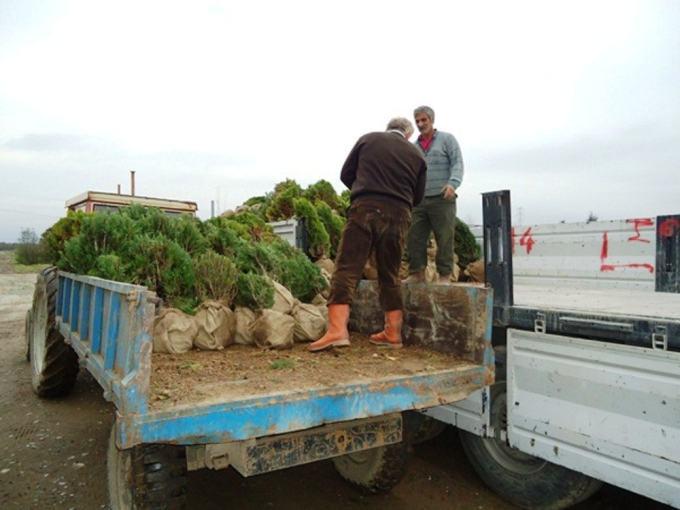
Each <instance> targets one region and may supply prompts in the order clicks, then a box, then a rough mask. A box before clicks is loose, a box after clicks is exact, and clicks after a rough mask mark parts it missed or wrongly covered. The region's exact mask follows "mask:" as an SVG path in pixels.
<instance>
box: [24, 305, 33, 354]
mask: <svg viewBox="0 0 680 510" xmlns="http://www.w3.org/2000/svg"><path fill="white" fill-rule="evenodd" d="M32 326H33V315H32V314H31V310H30V309H29V310H28V311H27V312H26V322H25V323H24V338H25V339H26V361H31V328H32Z"/></svg>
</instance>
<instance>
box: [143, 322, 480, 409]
mask: <svg viewBox="0 0 680 510" xmlns="http://www.w3.org/2000/svg"><path fill="white" fill-rule="evenodd" d="M351 341H352V345H351V346H350V347H345V348H342V349H332V350H328V351H325V352H321V353H311V352H309V351H307V344H295V346H294V347H293V349H291V350H287V351H277V350H260V349H257V348H255V347H252V346H244V345H232V346H230V347H227V348H226V349H224V350H222V351H195V350H194V351H190V352H188V353H185V354H161V353H154V354H153V357H152V363H151V366H152V374H151V398H150V405H151V407H152V409H154V410H159V409H167V408H170V407H175V406H177V405H182V404H188V403H191V402H196V401H201V402H204V401H206V400H220V401H229V400H236V399H239V398H245V397H250V396H253V395H254V394H260V395H268V394H272V393H276V392H280V391H290V390H296V391H304V390H306V389H312V388H320V387H326V388H329V387H334V386H338V385H344V384H351V383H362V382H368V381H370V382H375V381H378V380H381V379H382V380H384V379H387V378H391V377H398V376H409V375H415V374H425V373H433V372H438V371H441V370H447V369H452V368H461V367H463V366H466V365H467V366H470V365H471V363H470V362H469V361H465V360H462V359H460V358H457V357H455V356H452V355H450V354H444V353H439V352H434V351H431V350H427V349H424V348H422V347H416V346H406V347H404V348H403V349H396V350H395V349H379V348H377V347H376V346H374V345H371V344H370V343H369V342H368V338H367V337H365V336H363V335H359V334H355V333H353V334H352V336H351Z"/></svg>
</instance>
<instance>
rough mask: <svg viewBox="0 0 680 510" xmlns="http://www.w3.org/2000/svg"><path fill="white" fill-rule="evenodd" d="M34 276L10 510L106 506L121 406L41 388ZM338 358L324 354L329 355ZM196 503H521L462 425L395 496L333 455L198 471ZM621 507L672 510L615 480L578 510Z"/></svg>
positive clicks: (17, 353) (20, 349)
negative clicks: (36, 388) (479, 472)
mask: <svg viewBox="0 0 680 510" xmlns="http://www.w3.org/2000/svg"><path fill="white" fill-rule="evenodd" d="M0 256H2V252H0ZM0 267H2V266H1V265H0ZM0 270H1V269H0ZM6 270H7V269H5V271H6ZM34 281H35V275H14V274H6V273H5V274H0V508H2V509H3V510H25V509H34V508H39V509H42V510H50V509H64V510H67V509H74V510H75V509H78V510H92V509H105V508H107V507H108V504H107V501H108V496H107V488H106V447H107V443H108V437H109V431H110V429H111V423H112V420H113V413H114V409H113V406H111V405H110V404H108V403H106V402H105V401H104V399H103V398H102V391H101V388H100V387H99V385H98V384H97V383H96V381H95V380H94V379H93V378H92V377H90V376H89V374H88V373H87V372H83V371H81V373H80V374H79V376H78V381H77V383H76V385H75V388H74V390H73V392H72V393H71V394H70V395H69V396H67V397H65V398H61V399H55V400H41V399H38V398H37V397H36V396H35V395H34V394H33V391H32V389H31V377H30V367H29V365H28V363H27V362H26V359H25V343H24V331H23V329H24V316H25V313H26V310H27V309H28V308H29V307H30V303H31V299H32V293H33V282H34ZM206 354H211V353H206ZM389 355H392V353H390V354H389ZM332 356H333V354H330V355H327V354H325V353H324V355H323V357H321V358H320V359H324V360H325V359H328V358H329V357H332ZM188 508H189V509H201V510H217V509H222V508H239V509H242V510H261V509H275V510H297V509H298V508H308V509H310V510H316V509H321V508H323V509H324V510H381V509H384V508H389V509H390V510H467V509H474V510H505V509H512V508H514V507H512V506H511V505H509V504H507V503H505V502H504V501H503V500H501V499H500V498H499V497H498V496H496V495H495V494H494V493H492V492H491V491H490V490H489V489H487V488H486V487H485V486H484V484H483V483H482V482H481V480H480V479H479V478H478V477H477V476H476V474H475V473H474V471H473V470H472V468H471V467H470V465H469V463H468V462H467V459H466V458H465V455H464V453H463V451H462V448H461V445H460V441H459V439H458V435H457V433H456V431H455V429H453V428H448V429H447V430H446V431H445V432H444V433H443V434H442V435H441V436H439V437H438V438H436V439H434V440H432V441H429V442H427V443H423V444H421V445H417V446H415V447H414V451H413V455H412V457H411V459H410V461H409V464H408V468H407V473H406V476H405V477H404V479H403V480H402V481H401V482H400V483H399V484H398V485H397V486H396V487H395V488H394V489H393V490H392V492H391V493H389V494H386V495H381V496H368V495H365V494H363V493H361V492H358V491H357V490H355V489H354V487H352V486H351V485H349V484H347V483H345V482H344V481H343V480H342V479H341V478H340V477H339V476H338V475H337V474H336V473H335V471H334V469H333V465H332V463H331V462H330V461H324V462H318V463H314V464H309V465H306V466H300V467H296V468H291V469H286V470H283V471H278V472H274V473H270V474H266V475H260V476H256V477H253V478H243V477H241V476H240V475H239V474H238V473H236V471H234V470H232V469H227V470H222V471H209V470H200V471H193V472H191V473H189V487H188ZM619 508H636V509H640V510H653V509H654V510H661V509H664V510H670V508H669V507H667V506H664V505H660V504H657V503H655V502H653V501H651V500H649V499H646V498H643V497H641V496H638V495H635V494H632V493H630V492H627V491H624V490H621V489H617V488H614V487H610V486H608V487H605V488H604V489H603V490H602V491H601V492H600V493H598V494H597V495H596V496H595V497H594V498H592V499H591V500H590V501H588V502H586V503H583V504H581V505H579V506H577V507H576V509H577V510H615V509H616V510H617V509H619Z"/></svg>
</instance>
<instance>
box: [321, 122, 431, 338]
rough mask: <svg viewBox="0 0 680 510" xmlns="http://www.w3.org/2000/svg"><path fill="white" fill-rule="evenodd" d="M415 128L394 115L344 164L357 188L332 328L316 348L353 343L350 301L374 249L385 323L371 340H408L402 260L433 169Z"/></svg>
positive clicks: (331, 306)
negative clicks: (412, 140)
mask: <svg viewBox="0 0 680 510" xmlns="http://www.w3.org/2000/svg"><path fill="white" fill-rule="evenodd" d="M412 134H413V125H412V124H411V122H410V121H409V120H408V119H404V118H396V119H392V120H391V121H390V122H389V123H388V125H387V130H386V131H385V132H376V133H368V134H366V135H364V136H362V137H361V138H359V140H358V141H357V143H356V144H355V145H354V148H353V149H352V151H351V152H350V153H349V156H348V157H347V160H346V161H345V164H344V165H343V167H342V172H341V173H340V180H342V182H343V183H344V184H345V186H347V187H348V188H349V189H350V190H351V193H350V201H351V204H350V207H349V211H348V214H347V224H346V225H345V230H344V231H343V233H342V240H341V241H340V247H339V250H338V256H337V257H336V261H335V273H334V274H333V279H332V281H331V292H330V296H329V298H328V331H327V332H326V334H325V335H324V336H322V337H321V338H320V339H319V340H317V341H316V342H314V343H312V344H310V345H309V350H310V351H321V350H323V349H326V348H328V347H340V346H346V345H349V333H348V331H347V323H348V321H349V311H350V305H351V304H352V298H353V296H354V290H355V288H356V286H357V283H358V282H359V279H360V278H361V273H362V271H363V269H364V266H365V264H366V261H367V260H368V257H369V256H370V254H371V251H373V250H374V251H375V256H376V261H377V266H378V267H377V268H378V282H379V285H380V304H381V306H382V308H383V310H384V311H385V329H384V330H383V331H381V332H380V333H376V334H374V335H371V343H373V344H376V345H380V346H385V347H391V348H399V347H401V346H402V342H401V326H402V322H403V312H402V308H403V303H402V298H401V282H400V280H399V266H400V264H401V253H402V250H403V247H404V241H405V237H406V233H407V232H408V228H409V225H410V223H411V209H412V208H413V206H415V205H417V204H418V203H419V202H420V201H421V200H422V198H423V195H424V192H425V177H426V170H427V166H426V164H425V159H424V158H423V156H422V155H421V154H420V151H418V149H417V148H416V147H415V146H414V145H412V144H411V143H409V141H408V139H409V138H410V136H411V135H412Z"/></svg>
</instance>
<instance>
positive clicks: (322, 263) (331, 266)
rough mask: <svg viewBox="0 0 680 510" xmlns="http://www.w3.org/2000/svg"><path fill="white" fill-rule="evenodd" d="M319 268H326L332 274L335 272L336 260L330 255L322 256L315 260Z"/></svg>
mask: <svg viewBox="0 0 680 510" xmlns="http://www.w3.org/2000/svg"><path fill="white" fill-rule="evenodd" d="M314 264H316V265H317V266H318V267H319V269H323V270H325V271H326V272H327V273H328V274H330V275H332V274H333V273H334V272H335V262H333V261H332V260H331V259H329V258H328V257H321V258H320V259H319V260H317V261H316V262H314Z"/></svg>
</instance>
